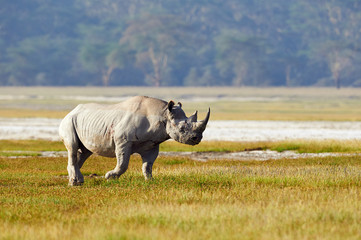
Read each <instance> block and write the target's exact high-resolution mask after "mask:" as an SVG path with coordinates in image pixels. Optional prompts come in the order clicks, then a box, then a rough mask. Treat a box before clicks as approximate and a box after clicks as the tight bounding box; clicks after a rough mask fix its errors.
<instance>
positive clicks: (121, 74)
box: [0, 0, 361, 87]
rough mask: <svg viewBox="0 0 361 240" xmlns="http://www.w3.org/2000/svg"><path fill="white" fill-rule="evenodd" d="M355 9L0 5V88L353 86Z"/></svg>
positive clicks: (256, 2)
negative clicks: (8, 86)
mask: <svg viewBox="0 0 361 240" xmlns="http://www.w3.org/2000/svg"><path fill="white" fill-rule="evenodd" d="M360 37H361V1H359V0H318V1H314V0H299V1H290V0H272V1H271V0H223V1H219V0H207V1H204V0H198V1H195V0H153V1H150V0H127V1H124V0H61V1H59V0H11V1H6V0H0V85H15V86H16V85H21V86H27V85H53V86H60V85H81V86H87V85H104V86H112V85H151V86H335V87H340V86H355V87H360V86H361V67H360V66H361V38H360Z"/></svg>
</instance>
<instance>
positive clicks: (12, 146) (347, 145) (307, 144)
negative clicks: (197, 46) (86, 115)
mask: <svg viewBox="0 0 361 240" xmlns="http://www.w3.org/2000/svg"><path fill="white" fill-rule="evenodd" d="M267 149H270V150H274V151H278V152H283V151H289V150H292V151H296V152H299V153H322V152H338V153H353V152H361V142H360V141H358V140H287V141H275V142H271V141H269V142H227V141H203V142H201V143H200V144H198V145H196V146H190V145H185V144H181V143H178V142H175V141H166V142H164V143H162V144H161V145H160V151H164V152H240V151H253V150H267ZM16 151H20V152H16ZM41 151H66V149H65V147H64V144H63V143H62V142H60V141H54V142H53V141H45V140H0V156H1V155H2V156H27V155H30V156H31V155H32V154H35V155H37V154H39V153H36V152H41ZM31 152H34V153H31Z"/></svg>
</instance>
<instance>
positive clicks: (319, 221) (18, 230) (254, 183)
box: [0, 156, 361, 239]
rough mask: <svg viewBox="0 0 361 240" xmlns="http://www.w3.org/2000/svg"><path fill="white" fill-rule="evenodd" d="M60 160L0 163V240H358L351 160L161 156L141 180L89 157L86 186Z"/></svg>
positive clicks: (357, 188) (357, 175)
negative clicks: (72, 182) (70, 182)
mask: <svg viewBox="0 0 361 240" xmlns="http://www.w3.org/2000/svg"><path fill="white" fill-rule="evenodd" d="M66 162H67V160H66V159H65V158H62V157H54V158H45V157H42V158H39V157H26V158H8V157H0V169H1V171H0V193H1V194H0V238H1V239H70V238H73V239H359V238H360V237H361V232H360V228H359V226H360V222H361V162H360V160H359V158H358V157H355V156H350V157H329V158H322V159H320V158H311V159H296V160H290V159H283V160H277V161H265V162H259V161H257V162H256V161H246V162H242V161H208V162H196V161H191V160H189V159H187V158H184V157H167V158H164V157H160V158H159V159H157V161H156V163H155V165H154V180H152V181H148V182H146V181H144V179H143V176H142V174H141V160H140V158H139V157H138V156H134V157H132V159H131V163H130V166H129V169H128V171H127V172H126V173H125V174H124V175H123V176H121V177H120V179H118V180H112V181H106V180H105V179H104V178H100V177H95V178H94V177H90V174H96V175H99V176H102V175H104V173H105V172H106V171H108V170H110V169H112V168H113V167H114V164H115V160H114V159H108V158H102V157H91V158H90V159H89V160H88V161H87V162H86V163H85V165H84V167H83V170H82V171H83V173H84V175H85V184H84V185H83V186H81V187H68V186H67V179H66V177H65V176H66V174H67V172H66Z"/></svg>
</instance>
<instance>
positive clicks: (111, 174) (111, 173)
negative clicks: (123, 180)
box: [105, 170, 120, 180]
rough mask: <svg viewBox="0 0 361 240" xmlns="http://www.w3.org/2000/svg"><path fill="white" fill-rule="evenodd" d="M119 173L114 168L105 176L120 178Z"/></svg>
mask: <svg viewBox="0 0 361 240" xmlns="http://www.w3.org/2000/svg"><path fill="white" fill-rule="evenodd" d="M119 176H120V175H119V174H117V173H115V172H114V171H113V170H112V171H109V172H107V173H106V174H105V178H106V179H108V180H109V179H118V178H119Z"/></svg>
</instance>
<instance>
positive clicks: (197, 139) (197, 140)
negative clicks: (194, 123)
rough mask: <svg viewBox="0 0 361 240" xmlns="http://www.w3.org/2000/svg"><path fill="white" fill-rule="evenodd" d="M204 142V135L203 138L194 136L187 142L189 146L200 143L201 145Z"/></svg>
mask: <svg viewBox="0 0 361 240" xmlns="http://www.w3.org/2000/svg"><path fill="white" fill-rule="evenodd" d="M201 140H202V135H201V136H194V137H191V138H190V139H189V140H188V141H186V144H189V145H197V144H198V143H200V142H201Z"/></svg>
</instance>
